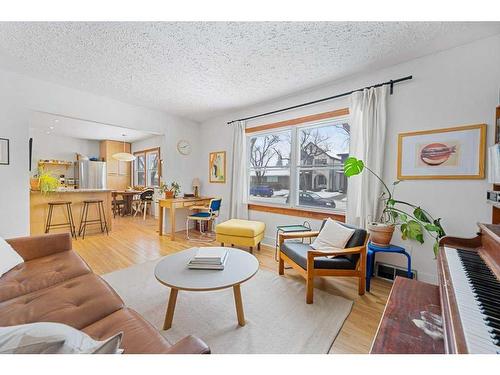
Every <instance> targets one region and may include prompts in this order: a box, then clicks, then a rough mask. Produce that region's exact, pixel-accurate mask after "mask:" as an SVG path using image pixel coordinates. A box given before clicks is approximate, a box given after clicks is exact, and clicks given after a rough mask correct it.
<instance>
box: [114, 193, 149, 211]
mask: <svg viewBox="0 0 500 375" xmlns="http://www.w3.org/2000/svg"><path fill="white" fill-rule="evenodd" d="M141 193H142V191H140V190H128V189H127V190H113V191H112V192H111V195H112V197H113V200H115V199H116V197H117V196H118V195H121V196H122V197H123V200H124V201H125V205H124V207H123V211H122V215H123V216H125V215H132V202H133V200H134V196H136V195H139V194H141Z"/></svg>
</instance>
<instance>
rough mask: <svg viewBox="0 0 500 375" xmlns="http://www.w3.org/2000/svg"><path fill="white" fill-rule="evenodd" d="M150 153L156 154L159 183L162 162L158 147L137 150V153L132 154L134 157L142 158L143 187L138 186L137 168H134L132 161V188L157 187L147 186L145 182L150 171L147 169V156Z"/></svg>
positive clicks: (134, 164)
mask: <svg viewBox="0 0 500 375" xmlns="http://www.w3.org/2000/svg"><path fill="white" fill-rule="evenodd" d="M152 153H158V181H160V179H161V175H162V160H161V152H160V147H153V148H148V149H145V150H139V151H134V152H133V154H134V156H136V157H137V156H139V155H142V156H144V185H139V184H138V183H137V182H138V181H137V170H136V169H137V168H136V160H137V159H136V160H134V163H133V165H132V171H133V173H132V182H133V185H134V186H141V187H152V188H154V187H158V186H159V185H158V186H148V185H147V182H148V171H149V170H150V169H149V166H148V154H152Z"/></svg>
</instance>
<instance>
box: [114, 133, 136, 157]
mask: <svg viewBox="0 0 500 375" xmlns="http://www.w3.org/2000/svg"><path fill="white" fill-rule="evenodd" d="M125 136H126V134H122V137H124V138H123V152H118V153H116V154H113V155H111V157H112V158H113V159H116V160H119V161H134V160H135V156H134V155H132V154H131V153H129V152H125Z"/></svg>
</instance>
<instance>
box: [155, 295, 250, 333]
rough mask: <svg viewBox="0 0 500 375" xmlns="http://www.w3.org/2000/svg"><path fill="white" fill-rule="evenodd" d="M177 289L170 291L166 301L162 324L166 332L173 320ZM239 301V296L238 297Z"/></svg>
mask: <svg viewBox="0 0 500 375" xmlns="http://www.w3.org/2000/svg"><path fill="white" fill-rule="evenodd" d="M178 293H179V290H178V289H174V288H172V289H170V298H169V299H168V305H167V313H166V314H165V322H164V323H163V329H164V330H167V329H170V327H172V320H173V319H174V311H175V302H177V294H178ZM240 301H241V296H240Z"/></svg>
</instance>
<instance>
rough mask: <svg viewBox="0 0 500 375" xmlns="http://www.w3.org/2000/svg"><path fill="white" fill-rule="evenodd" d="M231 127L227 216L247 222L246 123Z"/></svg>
mask: <svg viewBox="0 0 500 375" xmlns="http://www.w3.org/2000/svg"><path fill="white" fill-rule="evenodd" d="M231 126H232V127H233V160H232V173H231V201H230V212H229V215H230V218H231V219H245V220H248V202H247V180H248V177H247V168H246V165H247V160H246V159H247V158H246V156H247V152H246V136H245V128H246V122H245V121H238V122H235V123H233V124H232V125H231Z"/></svg>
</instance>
